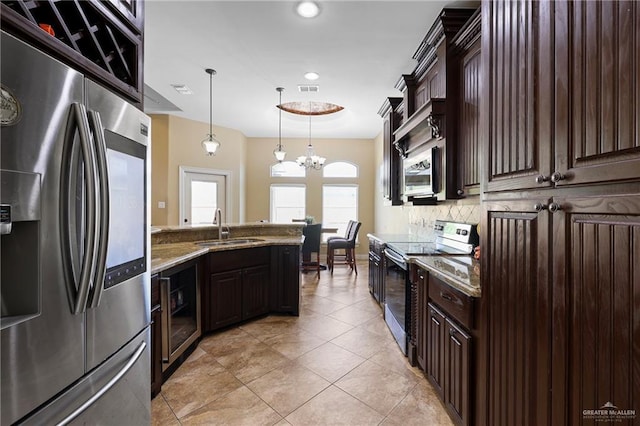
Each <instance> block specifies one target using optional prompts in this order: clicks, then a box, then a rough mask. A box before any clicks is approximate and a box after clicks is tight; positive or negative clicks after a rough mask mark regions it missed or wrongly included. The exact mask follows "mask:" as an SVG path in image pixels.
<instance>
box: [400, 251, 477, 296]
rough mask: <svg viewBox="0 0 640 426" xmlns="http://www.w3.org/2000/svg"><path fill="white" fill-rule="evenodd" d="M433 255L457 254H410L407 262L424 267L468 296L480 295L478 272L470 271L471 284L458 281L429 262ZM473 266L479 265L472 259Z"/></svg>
mask: <svg viewBox="0 0 640 426" xmlns="http://www.w3.org/2000/svg"><path fill="white" fill-rule="evenodd" d="M435 257H451V258H454V259H455V258H456V257H457V256H410V257H409V263H413V264H415V265H418V266H419V267H421V268H424V269H426V270H428V271H429V273H431V274H434V275H436V276H437V277H438V278H440V279H441V280H442V281H444V282H445V283H446V284H447V285H449V286H451V287H453V288H455V289H456V290H460V291H461V292H462V293H464V294H466V295H467V296H470V297H476V298H479V297H480V296H481V295H482V290H481V287H480V274H479V273H472V274H471V275H470V277H469V278H470V281H471V285H468V284H466V283H464V282H462V281H459V280H457V279H455V278H453V277H451V276H449V275H446V274H443V273H442V272H440V270H439V269H438V268H437V267H435V266H433V265H432V264H430V260H433V259H434V258H435ZM473 262H474V266H479V262H478V261H477V260H474V261H473Z"/></svg>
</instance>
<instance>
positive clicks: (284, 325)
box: [240, 317, 299, 341]
mask: <svg viewBox="0 0 640 426" xmlns="http://www.w3.org/2000/svg"><path fill="white" fill-rule="evenodd" d="M267 318H270V320H269V321H263V320H258V321H252V322H250V323H247V324H244V325H242V326H240V328H241V329H242V330H244V331H246V332H247V333H249V334H250V335H251V336H253V337H255V338H256V339H258V340H260V341H264V340H266V339H269V338H271V337H274V336H278V335H280V334H283V333H288V332H291V331H295V330H298V329H299V326H298V325H297V324H296V322H294V321H291V320H290V319H289V318H287V317H267Z"/></svg>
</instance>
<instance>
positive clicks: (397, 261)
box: [384, 248, 411, 355]
mask: <svg viewBox="0 0 640 426" xmlns="http://www.w3.org/2000/svg"><path fill="white" fill-rule="evenodd" d="M384 254H385V262H384V265H385V266H384V269H385V274H384V301H385V303H384V320H385V322H386V323H387V326H388V327H389V329H390V330H391V333H392V334H393V337H394V338H395V339H396V342H398V346H400V349H401V350H402V353H404V354H405V355H406V354H407V330H408V328H407V324H408V322H409V316H410V312H409V308H410V306H411V305H410V303H409V296H410V292H409V271H408V267H407V263H406V261H405V260H404V259H403V257H402V256H401V255H400V254H398V253H396V252H395V251H393V250H389V249H388V248H387V249H385V251H384Z"/></svg>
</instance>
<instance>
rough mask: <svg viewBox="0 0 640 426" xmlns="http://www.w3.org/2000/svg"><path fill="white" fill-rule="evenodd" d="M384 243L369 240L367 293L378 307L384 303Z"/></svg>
mask: <svg viewBox="0 0 640 426" xmlns="http://www.w3.org/2000/svg"><path fill="white" fill-rule="evenodd" d="M384 246H385V245H384V243H381V242H379V241H378V240H376V239H369V293H371V295H372V296H373V298H374V299H375V300H376V302H378V303H379V304H380V305H382V304H383V303H384V280H383V276H384V268H383V261H384Z"/></svg>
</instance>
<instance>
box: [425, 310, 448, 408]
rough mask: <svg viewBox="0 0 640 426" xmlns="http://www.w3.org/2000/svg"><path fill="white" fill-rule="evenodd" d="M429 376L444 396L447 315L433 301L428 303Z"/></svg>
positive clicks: (426, 371)
mask: <svg viewBox="0 0 640 426" xmlns="http://www.w3.org/2000/svg"><path fill="white" fill-rule="evenodd" d="M427 309H428V312H429V322H428V331H427V369H426V370H425V373H426V374H427V378H428V379H429V381H430V382H431V384H432V385H433V387H434V388H435V390H436V392H437V393H438V395H440V397H441V398H442V397H443V396H444V390H443V388H444V375H445V373H444V366H445V362H444V358H445V353H444V348H445V344H446V343H445V340H444V339H445V317H444V315H443V314H442V312H440V311H439V310H438V308H436V307H435V306H433V305H432V304H431V303H429V305H428V308H427Z"/></svg>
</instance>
